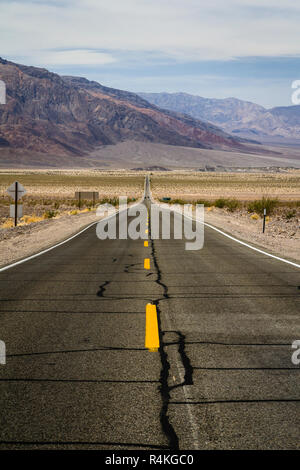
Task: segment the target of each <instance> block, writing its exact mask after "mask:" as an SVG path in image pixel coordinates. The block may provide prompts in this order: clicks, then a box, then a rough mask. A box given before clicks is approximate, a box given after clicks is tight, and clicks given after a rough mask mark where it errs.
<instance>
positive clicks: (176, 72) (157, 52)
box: [0, 0, 300, 108]
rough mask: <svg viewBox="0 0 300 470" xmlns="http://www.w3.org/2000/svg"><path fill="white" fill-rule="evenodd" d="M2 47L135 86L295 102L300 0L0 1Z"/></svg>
mask: <svg viewBox="0 0 300 470" xmlns="http://www.w3.org/2000/svg"><path fill="white" fill-rule="evenodd" d="M0 56H1V57H2V58H5V59H8V60H11V61H14V62H18V63H22V64H26V65H34V66H40V67H45V68H47V69H48V70H50V71H52V72H56V73H59V74H63V75H78V76H83V77H86V78H88V79H90V80H95V81H98V82H100V83H102V84H103V85H106V86H110V87H114V88H120V89H123V90H130V91H134V92H137V93H138V92H162V91H164V92H170V93H173V92H186V93H191V94H194V95H199V96H204V97H208V98H227V97H232V96H233V97H236V98H240V99H243V100H248V101H253V102H255V103H258V104H261V105H263V106H265V107H267V108H269V107H272V106H289V105H292V104H293V103H292V101H291V96H292V92H293V90H292V88H291V86H292V82H293V81H295V80H300V2H299V1H298V0H206V1H204V0H61V1H59V0H0Z"/></svg>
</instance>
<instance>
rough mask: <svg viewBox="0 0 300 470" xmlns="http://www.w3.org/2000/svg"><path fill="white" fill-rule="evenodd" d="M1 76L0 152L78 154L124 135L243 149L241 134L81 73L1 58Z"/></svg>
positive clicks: (198, 145) (218, 147)
mask: <svg viewBox="0 0 300 470" xmlns="http://www.w3.org/2000/svg"><path fill="white" fill-rule="evenodd" d="M0 79H1V80H3V81H4V82H5V84H6V89H7V103H6V104H5V105H0V156H1V149H6V150H7V149H12V150H20V151H30V152H32V153H34V152H38V153H41V154H53V155H73V156H74V155H78V156H81V155H87V154H88V153H89V152H92V151H94V150H95V149H96V148H98V147H101V146H106V145H113V144H116V143H119V142H124V141H127V140H133V141H140V142H154V143H160V144H168V145H173V146H183V147H194V148H200V149H201V148H203V149H225V150H239V151H247V150H248V147H247V145H248V144H247V142H245V141H243V139H241V138H239V137H233V136H232V135H230V134H227V133H226V132H224V131H223V130H221V129H220V128H219V127H217V126H215V125H213V124H209V123H206V122H203V121H202V120H199V119H195V118H193V117H191V116H188V115H184V114H181V113H178V112H174V111H169V110H168V111H166V110H161V109H160V108H158V107H157V106H156V105H153V104H150V103H149V102H147V101H146V100H145V99H143V98H141V97H140V96H138V95H136V94H134V93H130V92H126V91H121V90H116V89H112V88H108V87H104V86H102V85H100V84H99V83H96V82H91V81H89V80H87V79H85V78H79V77H68V76H59V75H57V74H55V73H51V72H49V71H47V70H46V69H42V68H36V67H30V66H24V65H20V64H15V63H13V62H9V61H7V60H4V59H0ZM251 151H255V150H253V149H251Z"/></svg>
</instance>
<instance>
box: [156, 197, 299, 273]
mask: <svg viewBox="0 0 300 470" xmlns="http://www.w3.org/2000/svg"><path fill="white" fill-rule="evenodd" d="M155 204H156V205H158V206H159V207H162V208H163V209H166V210H171V209H170V208H168V207H163V206H162V205H161V204H157V203H155ZM185 217H188V218H189V219H191V220H195V221H196V222H200V223H201V224H204V225H206V226H207V227H209V228H211V229H213V230H215V231H216V232H219V233H221V234H222V235H224V237H227V238H230V240H233V241H235V242H237V243H240V244H241V245H244V246H246V247H247V248H250V249H251V250H254V251H257V252H258V253H262V254H263V255H266V256H270V258H274V259H277V260H278V261H282V262H283V263H287V264H291V265H292V266H295V267H296V268H300V264H297V263H294V262H293V261H289V260H287V259H285V258H280V257H279V256H276V255H272V254H271V253H268V252H267V251H264V250H260V249H259V248H255V247H254V246H252V245H249V244H248V243H246V242H243V241H242V240H239V239H238V238H235V237H233V236H231V235H228V233H225V232H223V231H222V230H220V229H219V228H217V227H215V226H214V225H211V224H208V223H207V222H202V221H200V220H197V219H194V218H192V217H189V216H188V215H186V216H185Z"/></svg>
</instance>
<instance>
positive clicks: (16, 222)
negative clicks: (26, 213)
mask: <svg viewBox="0 0 300 470" xmlns="http://www.w3.org/2000/svg"><path fill="white" fill-rule="evenodd" d="M17 225H18V181H16V184H15V227H16V226H17Z"/></svg>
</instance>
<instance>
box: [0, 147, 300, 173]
mask: <svg viewBox="0 0 300 470" xmlns="http://www.w3.org/2000/svg"><path fill="white" fill-rule="evenodd" d="M249 147H250V148H251V145H249ZM257 148H260V147H259V146H258V147H257V145H256V146H255V145H254V146H253V152H251V153H244V152H238V151H233V152H230V151H223V150H209V149H198V148H191V147H180V146H174V145H165V144H159V143H152V142H140V141H134V140H127V141H125V142H120V143H117V144H116V145H104V146H101V147H99V148H97V149H95V150H94V151H93V152H91V153H83V154H82V155H81V156H72V155H52V154H37V153H33V152H29V151H26V150H22V151H21V150H15V149H10V148H1V149H0V168H24V169H25V168H30V167H31V168H45V169H46V168H69V169H73V168H90V169H93V168H99V169H102V170H111V169H119V168H126V169H132V168H136V167H142V168H144V167H148V166H149V165H159V166H163V167H165V168H168V169H171V170H174V169H190V170H192V169H194V170H197V169H198V168H202V167H204V166H206V165H212V166H215V167H218V166H220V167H226V168H230V167H232V168H239V167H249V168H255V167H258V168H259V167H268V166H273V167H292V168H300V149H299V147H293V146H289V147H287V146H285V147H283V146H266V145H264V146H261V153H259V152H257Z"/></svg>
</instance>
